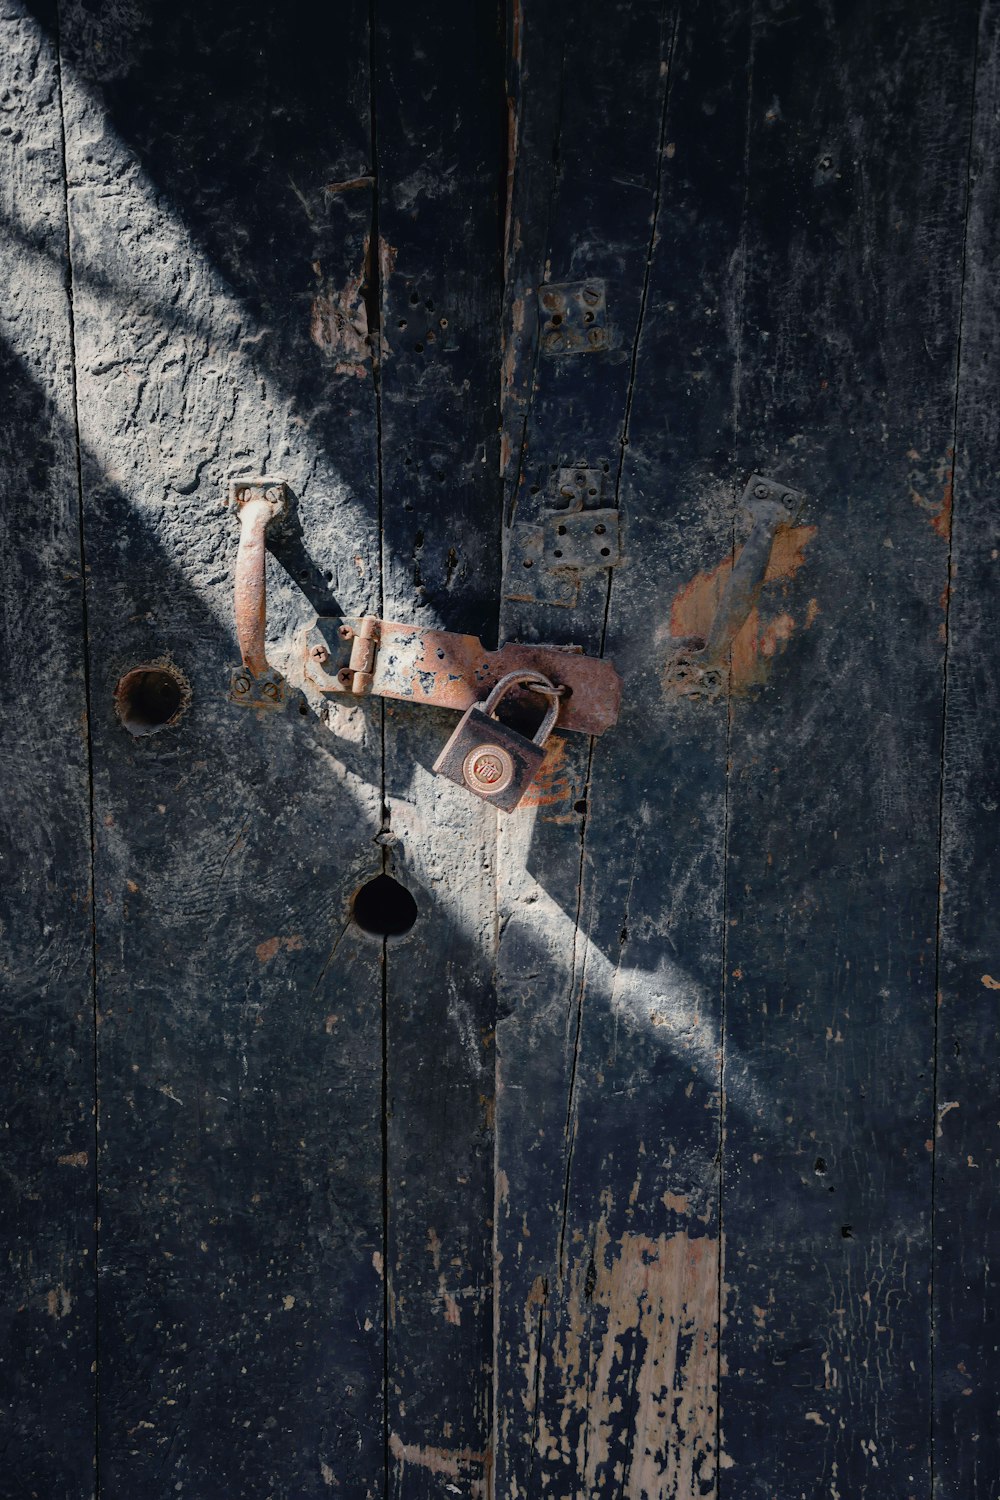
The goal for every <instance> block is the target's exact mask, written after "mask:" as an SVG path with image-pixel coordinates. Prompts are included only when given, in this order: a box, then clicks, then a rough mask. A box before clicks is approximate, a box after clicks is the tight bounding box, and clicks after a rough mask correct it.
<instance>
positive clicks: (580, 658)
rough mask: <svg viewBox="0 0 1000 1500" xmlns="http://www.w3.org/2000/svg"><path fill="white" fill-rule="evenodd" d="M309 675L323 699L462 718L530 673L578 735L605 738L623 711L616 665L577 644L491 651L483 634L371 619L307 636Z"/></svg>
mask: <svg viewBox="0 0 1000 1500" xmlns="http://www.w3.org/2000/svg"><path fill="white" fill-rule="evenodd" d="M305 672H306V677H307V679H308V681H309V682H310V683H311V684H312V686H313V687H315V688H319V689H320V691H321V692H324V693H331V694H335V693H342V694H350V695H363V694H368V693H372V694H374V695H375V696H376V697H381V698H400V699H404V700H407V701H409V702H412V703H424V704H427V705H428V706H433V707H437V708H451V709H456V710H457V711H459V712H464V711H465V710H466V709H467V708H471V707H472V706H473V705H474V704H477V703H480V702H481V700H482V699H483V698H485V697H486V696H487V694H488V693H489V692H490V691H491V689H493V688H495V687H496V685H497V683H498V682H500V681H501V679H502V678H504V677H506V676H508V674H510V673H511V672H527V673H529V674H531V675H533V676H534V677H535V678H539V677H540V678H542V679H547V680H548V681H550V682H551V683H552V684H553V686H554V687H555V689H556V690H557V691H559V693H560V700H561V701H560V710H559V728H560V729H569V730H573V731H575V732H576V733H577V734H595V735H597V734H603V733H604V731H605V730H606V729H610V728H611V727H612V725H613V724H615V723H616V722H617V720H618V714H619V710H620V708H621V695H622V682H621V678H620V677H619V675H618V673H617V672H616V671H615V668H614V666H613V665H612V663H611V662H609V661H602V660H600V659H599V658H597V657H592V656H584V655H583V654H582V652H581V651H580V650H579V649H577V648H574V647H572V646H570V647H565V646H520V645H515V644H508V645H505V646H501V647H499V649H498V650H496V651H486V650H484V648H483V644H482V642H481V641H480V640H479V638H478V636H474V635H453V634H452V633H451V632H450V631H445V630H425V629H424V628H423V627H422V626H419V625H397V624H393V623H391V622H389V621H386V620H377V619H374V618H373V617H371V616H366V617H365V618H363V619H344V618H342V617H339V616H338V617H336V618H333V617H330V616H323V617H321V618H320V619H319V620H317V622H316V624H315V626H314V627H313V628H312V629H311V630H310V631H308V632H307V635H306V640H305ZM514 687H515V691H516V684H515V685H514Z"/></svg>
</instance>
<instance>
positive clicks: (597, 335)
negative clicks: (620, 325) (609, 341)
mask: <svg viewBox="0 0 1000 1500" xmlns="http://www.w3.org/2000/svg"><path fill="white" fill-rule="evenodd" d="M587 339H588V341H589V342H590V343H591V344H593V345H594V347H595V348H600V346H601V345H602V344H603V343H604V342H605V333H604V329H603V328H592V329H591V330H590V332H589V333H588V334H587Z"/></svg>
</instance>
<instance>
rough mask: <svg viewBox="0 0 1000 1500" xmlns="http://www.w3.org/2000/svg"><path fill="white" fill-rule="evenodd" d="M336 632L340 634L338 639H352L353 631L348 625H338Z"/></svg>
mask: <svg viewBox="0 0 1000 1500" xmlns="http://www.w3.org/2000/svg"><path fill="white" fill-rule="evenodd" d="M337 634H338V635H339V636H340V639H341V640H342V641H353V639H354V631H353V630H352V629H351V627H350V625H338V626H337Z"/></svg>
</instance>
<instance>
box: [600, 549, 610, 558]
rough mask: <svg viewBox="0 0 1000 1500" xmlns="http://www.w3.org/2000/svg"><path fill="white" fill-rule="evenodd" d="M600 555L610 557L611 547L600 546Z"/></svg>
mask: <svg viewBox="0 0 1000 1500" xmlns="http://www.w3.org/2000/svg"><path fill="white" fill-rule="evenodd" d="M601 556H602V557H610V556H611V548H610V547H602V548H601Z"/></svg>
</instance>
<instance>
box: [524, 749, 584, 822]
mask: <svg viewBox="0 0 1000 1500" xmlns="http://www.w3.org/2000/svg"><path fill="white" fill-rule="evenodd" d="M575 792H576V788H575V786H574V783H573V780H572V773H571V768H570V767H569V766H567V764H566V741H565V740H564V739H552V740H549V743H548V744H547V745H546V747H545V759H544V760H543V761H542V764H541V765H540V766H539V768H538V773H537V775H536V776H535V779H534V781H533V782H532V783H531V785H530V786H529V788H528V790H527V791H526V792H525V794H524V796H523V797H522V798H521V806H522V807H552V806H553V805H554V804H555V803H557V802H567V801H569V799H570V797H572V796H573V795H574V793H575Z"/></svg>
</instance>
